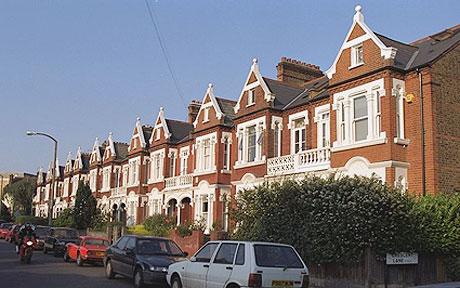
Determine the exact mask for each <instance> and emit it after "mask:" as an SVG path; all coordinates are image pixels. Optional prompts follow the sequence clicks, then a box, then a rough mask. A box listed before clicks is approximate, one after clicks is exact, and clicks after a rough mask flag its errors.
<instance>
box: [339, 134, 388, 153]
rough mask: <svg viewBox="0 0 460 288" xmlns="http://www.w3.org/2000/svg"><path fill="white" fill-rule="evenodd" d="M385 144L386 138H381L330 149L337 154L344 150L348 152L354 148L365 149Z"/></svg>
mask: <svg viewBox="0 0 460 288" xmlns="http://www.w3.org/2000/svg"><path fill="white" fill-rule="evenodd" d="M386 142H387V138H386V137H382V138H379V139H374V140H364V141H361V142H356V143H353V144H347V145H341V146H337V147H336V146H334V147H332V148H331V151H332V152H338V151H344V150H349V149H355V148H360V147H367V146H372V145H379V144H384V143H386Z"/></svg>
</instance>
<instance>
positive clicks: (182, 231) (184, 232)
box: [176, 224, 193, 238]
mask: <svg viewBox="0 0 460 288" xmlns="http://www.w3.org/2000/svg"><path fill="white" fill-rule="evenodd" d="M176 230H177V233H178V234H179V236H180V237H182V238H183V237H186V236H190V235H192V232H193V230H192V228H191V225H190V224H181V225H179V226H177V228H176Z"/></svg>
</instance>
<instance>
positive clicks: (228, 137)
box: [221, 132, 232, 172]
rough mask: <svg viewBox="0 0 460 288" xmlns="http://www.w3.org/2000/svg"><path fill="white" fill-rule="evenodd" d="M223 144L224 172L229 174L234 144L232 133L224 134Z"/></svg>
mask: <svg viewBox="0 0 460 288" xmlns="http://www.w3.org/2000/svg"><path fill="white" fill-rule="evenodd" d="M221 143H222V144H223V147H222V172H228V171H230V170H231V166H230V159H231V153H232V152H231V151H232V150H231V144H232V133H229V132H222V138H221Z"/></svg>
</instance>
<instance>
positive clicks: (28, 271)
mask: <svg viewBox="0 0 460 288" xmlns="http://www.w3.org/2000/svg"><path fill="white" fill-rule="evenodd" d="M0 287H5V288H42V287H43V288H53V287H59V288H61V287H62V288H65V287H72V288H80V287H81V288H92V287H94V288H104V287H110V288H118V287H133V285H132V281H131V280H129V279H124V278H121V277H117V278H115V279H113V280H108V279H106V278H105V275H104V267H102V266H97V267H93V266H90V265H85V266H84V267H78V266H77V264H75V263H65V262H64V260H63V259H62V257H59V258H56V257H54V256H52V255H44V254H43V253H42V252H41V251H35V252H34V255H33V257H32V263H31V264H29V265H27V264H21V263H19V258H18V256H17V255H16V252H15V251H14V246H13V245H12V244H10V243H7V242H5V241H4V240H0Z"/></svg>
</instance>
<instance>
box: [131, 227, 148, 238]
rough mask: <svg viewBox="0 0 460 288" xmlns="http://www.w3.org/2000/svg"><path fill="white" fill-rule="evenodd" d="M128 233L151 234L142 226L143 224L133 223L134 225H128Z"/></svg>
mask: <svg viewBox="0 0 460 288" xmlns="http://www.w3.org/2000/svg"><path fill="white" fill-rule="evenodd" d="M128 234H133V235H140V236H149V235H151V234H150V232H149V231H147V230H146V229H145V228H144V225H135V226H131V227H128Z"/></svg>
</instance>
